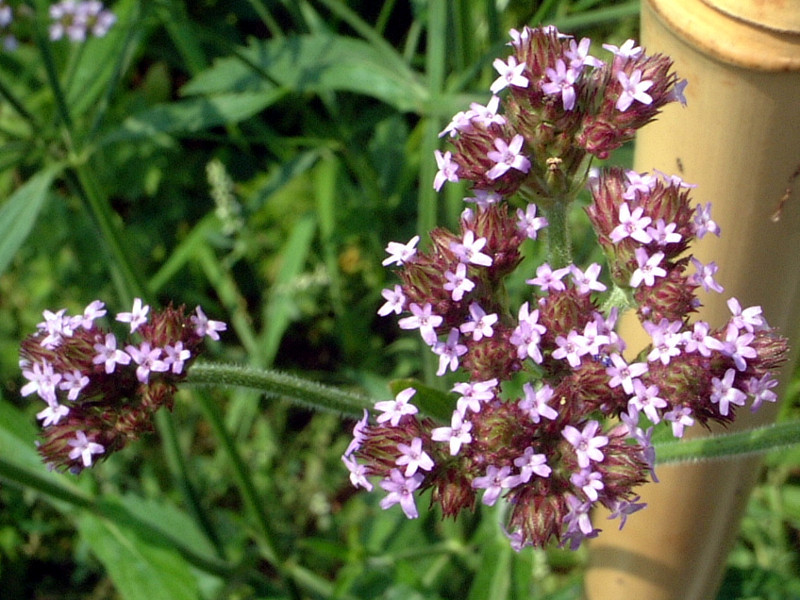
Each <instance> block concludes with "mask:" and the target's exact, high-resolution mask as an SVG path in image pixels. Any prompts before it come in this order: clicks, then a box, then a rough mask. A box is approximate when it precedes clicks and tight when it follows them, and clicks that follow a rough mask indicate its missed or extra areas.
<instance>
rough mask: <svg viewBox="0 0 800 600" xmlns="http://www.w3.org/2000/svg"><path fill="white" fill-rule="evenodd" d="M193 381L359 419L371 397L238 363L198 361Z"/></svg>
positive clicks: (369, 405) (188, 380) (370, 404)
mask: <svg viewBox="0 0 800 600" xmlns="http://www.w3.org/2000/svg"><path fill="white" fill-rule="evenodd" d="M186 382H187V383H190V384H198V385H222V386H233V387H243V388H248V389H251V390H256V391H259V392H262V393H264V394H268V395H270V396H281V397H285V398H289V399H291V400H293V401H295V402H297V403H299V404H301V405H303V406H305V407H307V408H311V409H314V410H326V411H331V412H336V413H339V414H342V415H347V416H351V417H357V418H360V417H361V414H362V412H363V410H364V409H365V408H370V407H371V406H372V404H373V402H372V400H370V399H369V398H366V397H364V396H361V395H358V394H353V393H350V392H345V391H343V390H340V389H337V388H333V387H328V386H324V385H320V384H318V383H316V382H313V381H308V380H306V379H302V378H300V377H295V376H294V375H289V374H287V373H279V372H277V371H270V370H262V369H253V368H251V367H241V366H237V365H224V364H210V363H199V364H195V365H192V368H191V369H189V374H188V378H187V380H186Z"/></svg>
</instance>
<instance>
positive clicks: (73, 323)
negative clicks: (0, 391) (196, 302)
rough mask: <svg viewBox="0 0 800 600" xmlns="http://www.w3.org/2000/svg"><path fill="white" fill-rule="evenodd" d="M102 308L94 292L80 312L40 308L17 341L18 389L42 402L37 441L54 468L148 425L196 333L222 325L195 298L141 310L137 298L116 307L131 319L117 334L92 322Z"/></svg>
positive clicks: (196, 348)
mask: <svg viewBox="0 0 800 600" xmlns="http://www.w3.org/2000/svg"><path fill="white" fill-rule="evenodd" d="M106 312H107V311H106V309H105V306H104V305H103V303H102V302H100V301H99V300H96V301H94V302H92V303H91V304H89V305H88V306H87V307H86V309H85V310H84V312H83V314H81V315H67V314H66V310H65V309H62V310H59V311H57V312H51V311H45V312H44V319H45V320H44V321H43V322H41V323H39V325H38V326H37V329H38V331H37V332H36V333H35V334H33V335H30V336H28V337H27V338H26V339H25V340H24V341H23V342H22V349H21V353H20V354H21V358H20V368H21V369H22V373H23V376H24V377H25V379H26V380H27V383H26V384H25V385H24V386H23V387H22V390H21V393H22V395H23V396H29V395H31V394H34V393H35V394H37V395H38V396H39V397H40V398H41V399H42V400H44V402H45V403H46V405H47V406H46V407H45V408H44V409H43V410H42V411H41V412H39V413H38V414H37V417H38V419H39V420H40V421H42V427H43V429H42V434H41V436H42V440H41V442H40V443H39V444H38V447H39V453H40V454H41V455H42V457H43V458H44V460H45V462H46V463H47V464H48V465H50V466H52V467H53V468H57V469H62V470H70V471H72V472H74V473H78V472H80V471H81V470H82V469H84V468H86V467H90V466H92V464H93V463H94V462H95V461H96V460H98V459H100V458H106V457H108V455H109V454H111V453H112V452H115V451H117V450H120V449H121V448H122V447H124V446H125V444H126V443H127V442H128V441H131V440H136V439H138V438H139V437H140V436H141V435H142V434H143V433H147V432H150V431H152V429H153V416H154V414H155V412H156V411H157V410H158V409H159V408H161V407H162V406H163V407H166V408H167V409H168V410H171V409H172V403H173V398H174V395H175V392H176V391H177V384H178V383H179V382H180V381H182V380H183V379H185V378H186V372H187V369H188V367H189V366H190V365H191V363H192V362H193V361H194V360H195V358H196V357H197V356H198V354H199V353H200V351H201V349H202V343H203V339H204V338H205V337H210V338H211V339H215V340H216V339H219V332H220V331H224V330H225V329H226V325H225V323H222V322H220V321H213V320H210V319H208V318H207V317H206V315H205V313H204V312H203V310H202V309H201V308H200V307H199V306H198V307H197V308H196V309H195V312H194V314H191V315H188V316H187V315H185V314H184V307H183V306H181V307H179V308H177V309H175V308H173V307H172V306H170V307H168V308H166V309H165V310H163V311H161V312H153V313H152V314H151V315H150V316H148V313H149V312H150V307H149V306H147V305H144V304H143V303H142V301H141V300H140V299H139V298H137V299H136V300H135V301H134V305H133V309H132V310H131V312H122V313H118V314H117V315H116V320H117V321H120V322H122V323H128V324H129V325H130V337H129V338H128V339H127V340H124V341H122V340H119V339H118V338H117V336H116V335H115V334H114V333H112V332H111V331H109V330H107V329H104V328H102V327H99V326H98V325H97V324H96V322H95V321H96V320H97V319H99V318H101V317H103V316H104V315H105V314H106ZM134 335H135V336H136V337H137V338H138V339H137V340H134V339H133V336H134Z"/></svg>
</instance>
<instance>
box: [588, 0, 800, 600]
mask: <svg viewBox="0 0 800 600" xmlns="http://www.w3.org/2000/svg"><path fill="white" fill-rule="evenodd" d="M641 41H642V44H643V45H644V46H645V48H646V49H647V51H648V52H649V53H655V52H662V53H665V54H668V55H669V56H671V57H672V58H673V60H674V61H675V69H676V71H677V72H678V73H679V75H680V76H681V77H685V78H686V79H688V81H689V86H688V88H687V90H686V97H687V100H688V107H687V108H683V107H681V106H678V105H669V106H667V108H666V110H665V111H664V114H663V115H662V116H661V117H660V118H659V120H658V121H656V122H655V123H653V124H651V125H649V126H647V127H645V128H644V129H642V131H641V133H640V134H639V137H638V138H637V142H636V158H635V165H634V168H635V169H636V170H637V171H640V172H643V171H652V170H653V169H654V168H655V169H659V170H661V171H664V172H666V173H674V174H677V175H680V176H681V177H682V178H683V179H684V180H685V181H687V182H690V183H695V184H697V185H698V187H697V188H696V189H695V190H694V194H693V197H694V199H695V200H696V201H697V202H698V203H702V204H705V203H706V202H711V203H712V216H713V218H714V220H715V221H716V222H717V223H718V224H719V225H720V227H721V229H722V237H721V238H716V237H714V236H707V237H706V238H704V239H703V240H702V241H700V242H698V243H697V244H696V245H695V246H694V247H693V254H694V255H695V256H696V257H697V258H698V259H699V260H701V261H702V262H704V263H708V262H710V261H712V260H713V261H716V263H717V264H718V265H719V271H718V277H717V280H718V281H719V283H721V284H722V285H723V286H724V287H725V292H724V294H719V295H718V294H711V295H704V296H702V297H701V300H702V302H703V304H704V306H703V307H702V308H701V310H700V311H699V314H698V315H697V318H699V319H704V320H706V321H708V322H709V323H710V324H711V325H712V326H719V325H722V324H723V323H724V322H725V321H727V319H728V318H729V316H730V312H729V310H728V307H727V305H726V303H725V302H726V300H727V299H728V298H729V297H731V296H734V297H736V298H738V299H739V301H740V302H741V305H742V307H747V306H751V305H761V306H762V307H763V309H764V314H765V316H766V317H767V319H768V321H769V323H770V324H771V325H773V326H776V327H778V328H779V329H780V331H781V332H782V333H783V334H784V335H787V336H788V337H789V338H790V340H796V339H797V336H796V335H795V333H796V332H797V330H798V324H800V177H798V176H797V174H798V172H800V171H798V169H799V168H800V1H798V0H788V1H786V2H775V3H768V2H767V3H765V2H758V1H756V0H753V1H751V2H748V1H746V0H704V1H703V2H701V1H699V0H645V1H643V6H642V40H641ZM794 179H797V180H798V181H796V182H795V181H794ZM792 184H794V185H793V186H792ZM787 187H789V188H791V189H792V190H793V191H792V192H791V193H790V194H789V195H788V199H786V197H785V192H786V190H787ZM782 198H783V204H782V206H781V202H782ZM779 208H780V209H781V210H780V215H779V216H780V218H779V219H778V220H777V221H774V220H773V219H772V217H773V216H774V215H775V213H776V211H778V209H779ZM622 329H623V332H622V333H623V337H624V338H625V339H626V340H629V346H630V347H631V348H632V349H639V348H641V347H642V346H643V345H644V344H645V343H646V342H645V339H646V338H645V337H644V336H643V335H642V333H641V330H640V329H639V327H638V323H635V319H627V320H626V321H625V322H623V324H622ZM794 345H795V346H797V342H796V341H795V342H794ZM793 356H794V355H793ZM791 362H793V361H790V364H791ZM788 375H789V369H788V368H787V369H785V370H784V373H783V379H784V380H785V379H787V378H788ZM782 387H783V386H782ZM775 412H776V411H775V407H774V406H769V407H766V410H765V409H764V408H762V409H761V411H760V412H759V413H756V414H755V415H751V414H750V412H749V411H746V410H740V411H738V415H737V421H736V424H735V425H734V426H733V428H735V429H745V428H750V427H753V426H755V425H757V424H763V423H765V422H769V421H770V420H773V419H774V418H775ZM692 429H693V431H691V435H706V432H704V431H702V430H698V429H699V428H692ZM759 467H760V461H759V460H758V459H748V460H740V459H737V460H731V461H724V462H708V463H700V464H690V465H677V466H663V467H661V468H658V469H657V474H658V477H659V478H660V480H661V481H660V483H657V484H647V485H646V486H644V487H643V488H642V499H643V500H644V501H646V502H647V503H648V507H647V508H646V509H645V510H644V511H642V512H640V513H637V514H636V515H633V516H632V517H631V518H630V519H629V520H628V522H627V524H626V526H625V528H624V529H623V530H622V531H617V529H616V527H615V526H604V525H605V523H604V521H605V517H606V515H604V514H596V515H595V516H594V519H593V521H594V524H595V526H596V527H601V528H603V529H604V531H603V533H602V534H601V535H600V537H599V538H597V540H593V543H592V544H591V545H590V566H589V569H588V571H587V575H586V585H585V593H586V597H587V598H589V599H590V600H612V599H613V600H618V599H619V598H625V599H626V600H709V599H711V598H714V597H715V594H716V590H717V589H718V587H719V584H720V582H721V578H722V575H723V573H724V566H725V560H726V558H727V555H728V552H729V550H730V548H731V545H732V543H733V542H734V540H735V536H736V533H737V530H738V523H739V520H740V518H741V514H742V512H743V510H744V508H745V505H746V502H747V499H748V496H749V492H750V490H751V488H752V486H753V485H754V483H755V482H756V480H757V478H758V475H759Z"/></svg>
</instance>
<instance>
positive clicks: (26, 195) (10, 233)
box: [0, 165, 61, 274]
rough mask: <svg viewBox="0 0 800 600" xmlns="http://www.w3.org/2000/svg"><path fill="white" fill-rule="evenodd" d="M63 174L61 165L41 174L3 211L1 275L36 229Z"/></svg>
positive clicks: (27, 184) (0, 209)
mask: <svg viewBox="0 0 800 600" xmlns="http://www.w3.org/2000/svg"><path fill="white" fill-rule="evenodd" d="M60 170H61V166H60V165H54V166H51V167H49V168H47V169H44V170H43V171H39V172H38V173H37V174H36V175H34V176H33V177H31V178H30V179H29V180H28V182H27V183H25V185H23V186H22V187H21V188H19V189H18V190H17V191H16V192H14V193H13V194H12V195H11V198H9V199H8V202H6V203H5V204H3V206H2V208H0V274H2V273H3V272H4V271H5V270H6V268H7V267H8V265H9V263H10V262H11V260H12V259H13V258H14V255H15V254H16V253H17V250H19V248H20V246H22V244H23V242H24V241H25V239H26V238H27V237H28V234H30V232H31V229H33V225H34V223H36V219H37V217H38V216H39V211H40V210H41V209H42V206H43V205H44V202H45V200H46V199H47V192H48V191H49V190H50V185H51V184H52V183H53V179H54V178H55V176H56V175H57V174H58V172H59V171H60Z"/></svg>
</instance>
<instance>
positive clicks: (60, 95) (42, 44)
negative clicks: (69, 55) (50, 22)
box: [36, 28, 75, 151]
mask: <svg viewBox="0 0 800 600" xmlns="http://www.w3.org/2000/svg"><path fill="white" fill-rule="evenodd" d="M36 45H37V46H38V47H39V51H40V52H41V53H42V62H43V63H44V69H45V72H46V73H47V81H48V83H49V84H50V88H51V89H52V90H53V97H54V98H55V100H56V107H57V109H58V115H59V117H61V121H62V122H63V123H64V128H65V129H66V131H67V137H68V142H69V144H70V150H72V151H74V148H72V147H71V146H72V142H73V140H74V138H75V136H74V131H73V123H72V115H71V114H70V112H69V106H67V97H66V96H65V94H64V88H63V87H62V86H61V82H60V81H59V78H58V73H57V72H56V64H55V61H54V60H53V54H52V53H51V51H50V42H49V41H48V40H47V38H46V37H45V36H44V33H43V32H42V31H41V29H40V28H37V29H36Z"/></svg>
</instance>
